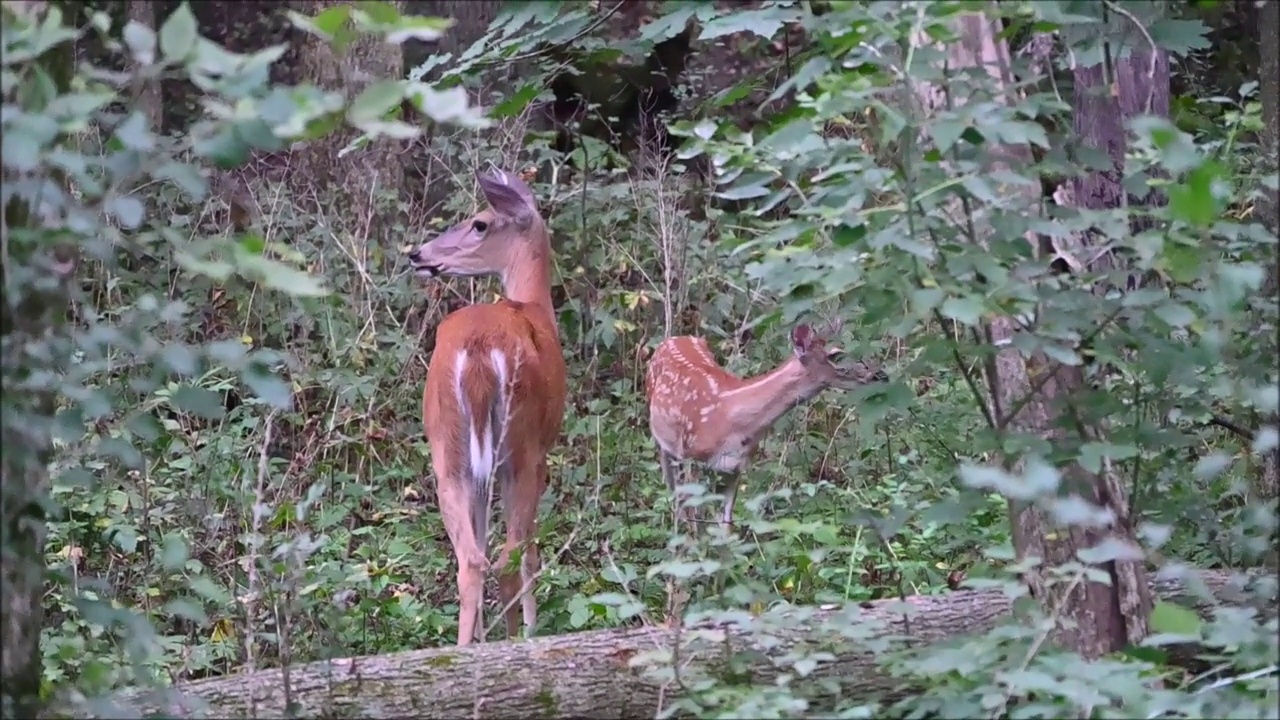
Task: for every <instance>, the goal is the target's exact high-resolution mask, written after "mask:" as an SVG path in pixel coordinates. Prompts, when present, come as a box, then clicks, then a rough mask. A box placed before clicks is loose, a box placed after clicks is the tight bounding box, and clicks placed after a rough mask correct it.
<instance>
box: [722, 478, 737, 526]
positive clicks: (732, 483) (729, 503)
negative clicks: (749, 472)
mask: <svg viewBox="0 0 1280 720" xmlns="http://www.w3.org/2000/svg"><path fill="white" fill-rule="evenodd" d="M741 480H742V473H740V472H738V471H737V470H733V471H730V472H727V473H724V512H723V513H722V514H721V515H720V524H721V525H722V526H724V527H729V526H730V525H732V524H733V503H734V501H735V500H737V499H738V482H739V481H741Z"/></svg>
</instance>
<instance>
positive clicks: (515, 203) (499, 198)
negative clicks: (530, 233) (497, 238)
mask: <svg viewBox="0 0 1280 720" xmlns="http://www.w3.org/2000/svg"><path fill="white" fill-rule="evenodd" d="M476 180H477V181H479V183H480V191H481V192H483V193H484V199H485V201H486V202H488V203H489V207H491V208H493V211H494V212H496V213H498V214H499V215H502V216H504V217H508V218H512V219H514V220H519V221H522V222H523V221H527V220H528V219H529V218H530V217H531V216H533V215H536V214H537V213H538V203H537V201H536V200H535V199H534V197H533V191H532V190H530V189H529V186H528V185H525V183H524V181H523V180H521V179H520V178H518V177H516V176H515V175H512V174H511V173H509V172H506V171H505V170H496V171H494V172H492V173H488V174H481V175H478V176H476Z"/></svg>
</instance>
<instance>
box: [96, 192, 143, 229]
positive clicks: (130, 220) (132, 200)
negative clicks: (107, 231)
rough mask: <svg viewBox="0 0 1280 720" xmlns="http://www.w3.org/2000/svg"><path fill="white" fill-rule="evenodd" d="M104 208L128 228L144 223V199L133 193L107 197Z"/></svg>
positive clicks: (121, 224)
mask: <svg viewBox="0 0 1280 720" xmlns="http://www.w3.org/2000/svg"><path fill="white" fill-rule="evenodd" d="M104 208H105V209H106V211H107V213H108V214H110V215H111V216H112V217H114V218H115V219H116V221H117V222H119V223H120V227H122V228H124V229H126V230H133V229H136V228H137V227H138V226H139V225H142V219H143V213H144V210H143V207H142V201H141V200H139V199H138V198H136V197H134V196H132V195H113V196H111V197H110V198H108V199H107V202H106V203H105V205H104Z"/></svg>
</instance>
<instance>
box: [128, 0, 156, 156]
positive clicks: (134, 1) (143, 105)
mask: <svg viewBox="0 0 1280 720" xmlns="http://www.w3.org/2000/svg"><path fill="white" fill-rule="evenodd" d="M125 18H126V21H127V22H136V23H138V24H140V25H143V26H145V27H149V28H151V30H152V31H153V32H158V31H159V30H160V27H159V25H158V24H157V23H156V5H155V3H154V2H152V1H151V0H129V1H128V2H127V3H126V4H125ZM157 59H158V58H157ZM136 107H137V108H138V109H139V110H141V111H142V113H143V115H145V116H146V118H147V123H148V125H147V127H149V128H151V130H152V132H159V131H160V128H162V127H164V105H163V103H162V100H161V97H160V83H159V82H158V81H156V82H151V83H148V84H147V85H146V86H145V87H143V88H142V89H141V90H140V91H139V93H138V97H137V98H136Z"/></svg>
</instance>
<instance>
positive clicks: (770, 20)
mask: <svg viewBox="0 0 1280 720" xmlns="http://www.w3.org/2000/svg"><path fill="white" fill-rule="evenodd" d="M799 19H800V9H799V8H798V7H786V6H779V5H765V6H764V7H761V8H759V9H757V10H736V11H734V12H732V13H729V14H727V15H722V16H720V17H718V18H715V19H714V20H709V21H707V23H706V24H705V25H703V26H702V34H701V35H699V36H698V39H699V40H714V39H715V38H718V37H723V36H725V35H733V34H734V33H740V32H749V33H754V34H756V35H759V36H760V37H762V38H764V39H765V40H769V39H772V38H773V36H774V35H776V34H778V31H779V30H781V29H782V26H783V25H785V24H787V23H789V22H795V21H796V20H799Z"/></svg>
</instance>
